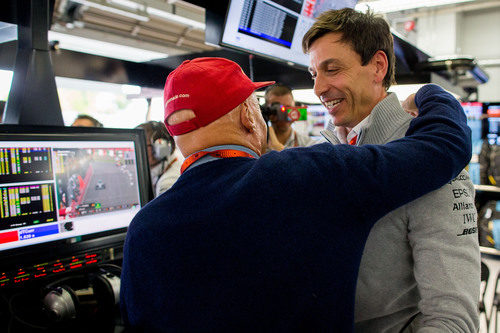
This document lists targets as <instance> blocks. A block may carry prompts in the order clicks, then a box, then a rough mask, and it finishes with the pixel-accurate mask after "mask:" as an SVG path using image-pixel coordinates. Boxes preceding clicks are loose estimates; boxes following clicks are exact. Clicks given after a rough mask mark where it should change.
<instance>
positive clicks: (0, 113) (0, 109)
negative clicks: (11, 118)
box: [0, 101, 6, 123]
mask: <svg viewBox="0 0 500 333" xmlns="http://www.w3.org/2000/svg"><path fill="white" fill-rule="evenodd" d="M5 104H6V102H5V101H0V123H2V122H3V114H4V112H5Z"/></svg>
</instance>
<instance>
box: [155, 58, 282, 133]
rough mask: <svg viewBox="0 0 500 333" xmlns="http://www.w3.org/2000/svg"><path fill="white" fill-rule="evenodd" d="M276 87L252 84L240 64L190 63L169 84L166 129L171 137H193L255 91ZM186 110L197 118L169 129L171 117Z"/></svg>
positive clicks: (165, 97)
mask: <svg viewBox="0 0 500 333" xmlns="http://www.w3.org/2000/svg"><path fill="white" fill-rule="evenodd" d="M273 83H274V81H266V82H252V81H251V80H250V79H249V78H248V76H246V75H245V73H243V70H242V69H241V67H240V66H239V65H238V64H237V63H235V62H233V61H231V60H228V59H224V58H196V59H193V60H186V61H184V62H183V63H182V64H181V65H180V66H179V67H177V68H176V69H175V70H174V71H172V72H171V73H170V74H169V75H168V77H167V82H166V83H165V89H164V91H163V101H164V103H165V104H164V107H165V118H164V121H165V126H166V127H167V130H168V132H169V133H170V134H171V135H181V134H186V133H189V132H191V131H194V130H196V129H198V128H200V127H203V126H206V125H208V124H210V123H211V122H213V121H215V120H217V119H219V118H220V117H222V116H223V115H225V114H226V113H228V112H230V111H231V110H233V109H234V108H235V107H237V106H238V105H240V104H241V103H243V102H244V101H245V100H246V99H247V98H248V96H250V95H251V94H252V92H254V90H256V89H259V88H262V87H265V86H269V85H271V84H273ZM182 109H189V110H192V111H193V112H194V114H195V115H196V117H195V118H193V119H190V120H187V121H184V122H182V123H179V124H176V125H168V122H167V119H168V117H169V116H170V115H171V114H173V113H174V112H176V111H179V110H182Z"/></svg>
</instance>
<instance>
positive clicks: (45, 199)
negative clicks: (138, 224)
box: [0, 135, 141, 251]
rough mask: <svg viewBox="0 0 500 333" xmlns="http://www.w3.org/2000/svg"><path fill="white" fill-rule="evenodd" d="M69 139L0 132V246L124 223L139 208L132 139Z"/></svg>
mask: <svg viewBox="0 0 500 333" xmlns="http://www.w3.org/2000/svg"><path fill="white" fill-rule="evenodd" d="M4 137H8V135H7V136H4ZM49 138H50V137H49ZM68 139H69V140H61V138H58V137H57V135H56V136H55V139H54V140H50V139H49V140H47V139H46V140H43V139H39V140H19V141H18V140H16V141H11V140H9V141H5V140H4V141H2V140H1V138H0V195H1V203H0V251H3V250H9V249H14V248H19V247H24V246H30V245H36V244H40V243H45V242H50V241H56V240H61V239H67V238H72V237H80V236H83V235H90V234H96V233H100V232H105V231H110V230H116V229H120V228H124V227H127V226H128V224H129V223H130V221H131V220H132V218H133V217H134V215H135V214H136V213H137V212H138V211H139V209H140V208H141V195H140V188H141V186H140V182H139V178H138V161H137V157H136V145H135V142H134V141H133V140H130V141H126V140H124V141H112V140H110V141H92V140H89V139H84V140H75V141H72V140H71V137H70V138H68ZM73 140H74V138H73Z"/></svg>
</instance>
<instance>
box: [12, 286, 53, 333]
mask: <svg viewBox="0 0 500 333" xmlns="http://www.w3.org/2000/svg"><path fill="white" fill-rule="evenodd" d="M21 295H23V294H22V293H19V294H14V295H12V296H11V297H10V299H9V313H10V315H11V322H13V320H14V319H15V320H17V321H18V322H20V323H21V324H23V325H26V326H28V327H31V328H35V329H38V330H44V331H46V330H48V329H49V327H46V326H39V325H36V324H32V323H29V322H27V321H25V320H24V319H21V318H20V317H19V316H17V314H16V312H15V311H14V300H15V299H16V298H17V297H19V296H21ZM11 328H12V325H11V323H9V331H10V330H11Z"/></svg>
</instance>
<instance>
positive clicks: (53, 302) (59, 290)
mask: <svg viewBox="0 0 500 333" xmlns="http://www.w3.org/2000/svg"><path fill="white" fill-rule="evenodd" d="M42 303H43V309H44V312H45V313H46V314H47V316H48V317H49V319H50V320H51V321H53V322H56V323H60V322H65V321H69V320H74V319H76V318H77V315H78V308H79V301H78V297H77V296H76V294H75V292H74V291H73V289H71V288H70V287H69V286H67V285H63V286H60V287H56V288H53V289H52V290H50V291H49V292H48V293H47V294H46V295H45V297H44V298H43V301H42Z"/></svg>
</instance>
